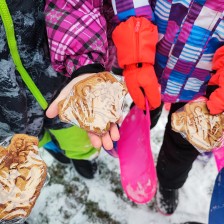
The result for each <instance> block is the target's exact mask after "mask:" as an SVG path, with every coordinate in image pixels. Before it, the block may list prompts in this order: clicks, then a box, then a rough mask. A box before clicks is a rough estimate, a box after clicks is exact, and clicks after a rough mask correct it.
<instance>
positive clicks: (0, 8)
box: [0, 0, 98, 178]
mask: <svg viewBox="0 0 224 224" xmlns="http://www.w3.org/2000/svg"><path fill="white" fill-rule="evenodd" d="M44 4H45V2H44V0H36V1H30V0H22V1H12V0H6V1H5V0H1V1H0V16H1V17H0V30H1V31H0V87H1V90H0V142H2V141H3V140H5V139H7V138H8V137H10V136H12V135H14V134H16V133H26V134H29V135H33V136H38V137H39V139H40V140H41V141H40V146H43V145H44V144H45V143H46V142H49V141H51V137H52V138H53V140H54V142H55V143H56V144H58V146H59V147H60V149H59V151H58V147H57V151H54V152H52V153H54V156H56V157H57V159H58V160H60V161H61V162H63V163H70V159H74V161H75V162H74V163H75V167H76V168H77V170H78V171H79V173H80V174H82V175H83V176H85V177H87V178H93V174H94V172H95V170H96V165H94V164H92V163H91V164H90V162H89V161H88V159H89V158H90V157H94V155H96V154H98V150H96V149H95V148H93V146H92V145H91V144H90V141H89V139H88V136H87V134H86V132H85V131H83V130H82V129H80V128H78V127H71V126H69V125H67V124H65V123H62V122H60V121H59V119H57V118H55V119H53V120H52V119H47V118H46V116H45V109H46V108H47V104H50V103H51V101H52V100H53V99H54V98H55V97H56V96H57V94H58V93H59V92H60V90H61V89H62V88H63V87H64V86H65V85H66V84H67V83H68V81H69V80H68V78H66V77H65V76H62V75H60V74H59V73H56V72H55V71H54V70H53V69H52V67H51V64H50V58H49V51H48V42H47V38H46V29H45V21H44V14H43V11H44V6H45V5H44ZM12 28H13V29H12ZM35 85H36V86H35ZM65 139H66V142H65ZM61 149H62V150H61ZM63 151H64V152H65V155H64V154H62V152H63ZM80 161H81V162H80ZM83 161H84V162H83ZM85 161H87V162H85Z"/></svg>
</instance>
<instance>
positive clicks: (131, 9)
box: [112, 0, 154, 24]
mask: <svg viewBox="0 0 224 224" xmlns="http://www.w3.org/2000/svg"><path fill="white" fill-rule="evenodd" d="M112 5H113V9H114V14H115V16H114V18H113V20H114V22H115V23H117V24H118V23H119V22H120V21H125V20H127V19H128V18H129V17H131V16H143V17H145V18H147V19H149V20H150V21H153V20H154V16H153V12H152V9H151V6H150V3H149V1H148V0H112Z"/></svg>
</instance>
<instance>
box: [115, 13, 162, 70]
mask: <svg viewBox="0 0 224 224" xmlns="http://www.w3.org/2000/svg"><path fill="white" fill-rule="evenodd" d="M112 38H113V41H114V44H115V46H116V48H117V59H118V64H119V66H120V67H121V68H124V66H125V65H129V64H135V63H138V62H142V63H143V62H145V63H151V64H154V61H155V52H156V44H157V42H158V30H157V26H155V25H154V24H153V23H152V22H150V21H148V20H147V19H145V18H143V17H131V18H129V19H128V20H127V21H125V22H122V23H120V24H119V25H118V26H117V27H116V28H115V29H114V31H113V34H112Z"/></svg>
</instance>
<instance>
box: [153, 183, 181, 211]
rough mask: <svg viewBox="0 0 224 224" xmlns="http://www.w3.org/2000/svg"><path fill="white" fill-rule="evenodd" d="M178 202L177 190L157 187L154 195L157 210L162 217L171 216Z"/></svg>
mask: <svg viewBox="0 0 224 224" xmlns="http://www.w3.org/2000/svg"><path fill="white" fill-rule="evenodd" d="M178 202H179V192H178V189H167V188H163V187H161V186H159V188H158V190H157V193H156V206H157V210H158V211H159V212H160V213H162V214H163V215H172V214H173V213H174V211H175V210H176V208H177V205H178Z"/></svg>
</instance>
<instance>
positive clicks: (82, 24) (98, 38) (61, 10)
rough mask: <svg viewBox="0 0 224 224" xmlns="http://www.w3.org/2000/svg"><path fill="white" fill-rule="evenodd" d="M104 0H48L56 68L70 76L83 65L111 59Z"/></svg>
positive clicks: (47, 10) (52, 50)
mask: <svg viewBox="0 0 224 224" xmlns="http://www.w3.org/2000/svg"><path fill="white" fill-rule="evenodd" d="M102 13H103V8H102V3H101V1H91V0H60V1H58V0H47V1H46V7H45V14H46V18H45V19H46V25H47V33H48V39H49V45H50V49H51V61H52V65H53V67H54V69H55V70H56V71H58V72H60V73H62V74H64V75H66V76H71V75H72V74H73V72H74V71H75V70H77V69H78V68H80V67H81V66H84V65H88V64H93V63H99V64H102V65H103V66H106V63H107V61H108V41H107V23H106V20H105V18H104V16H103V15H102Z"/></svg>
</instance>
